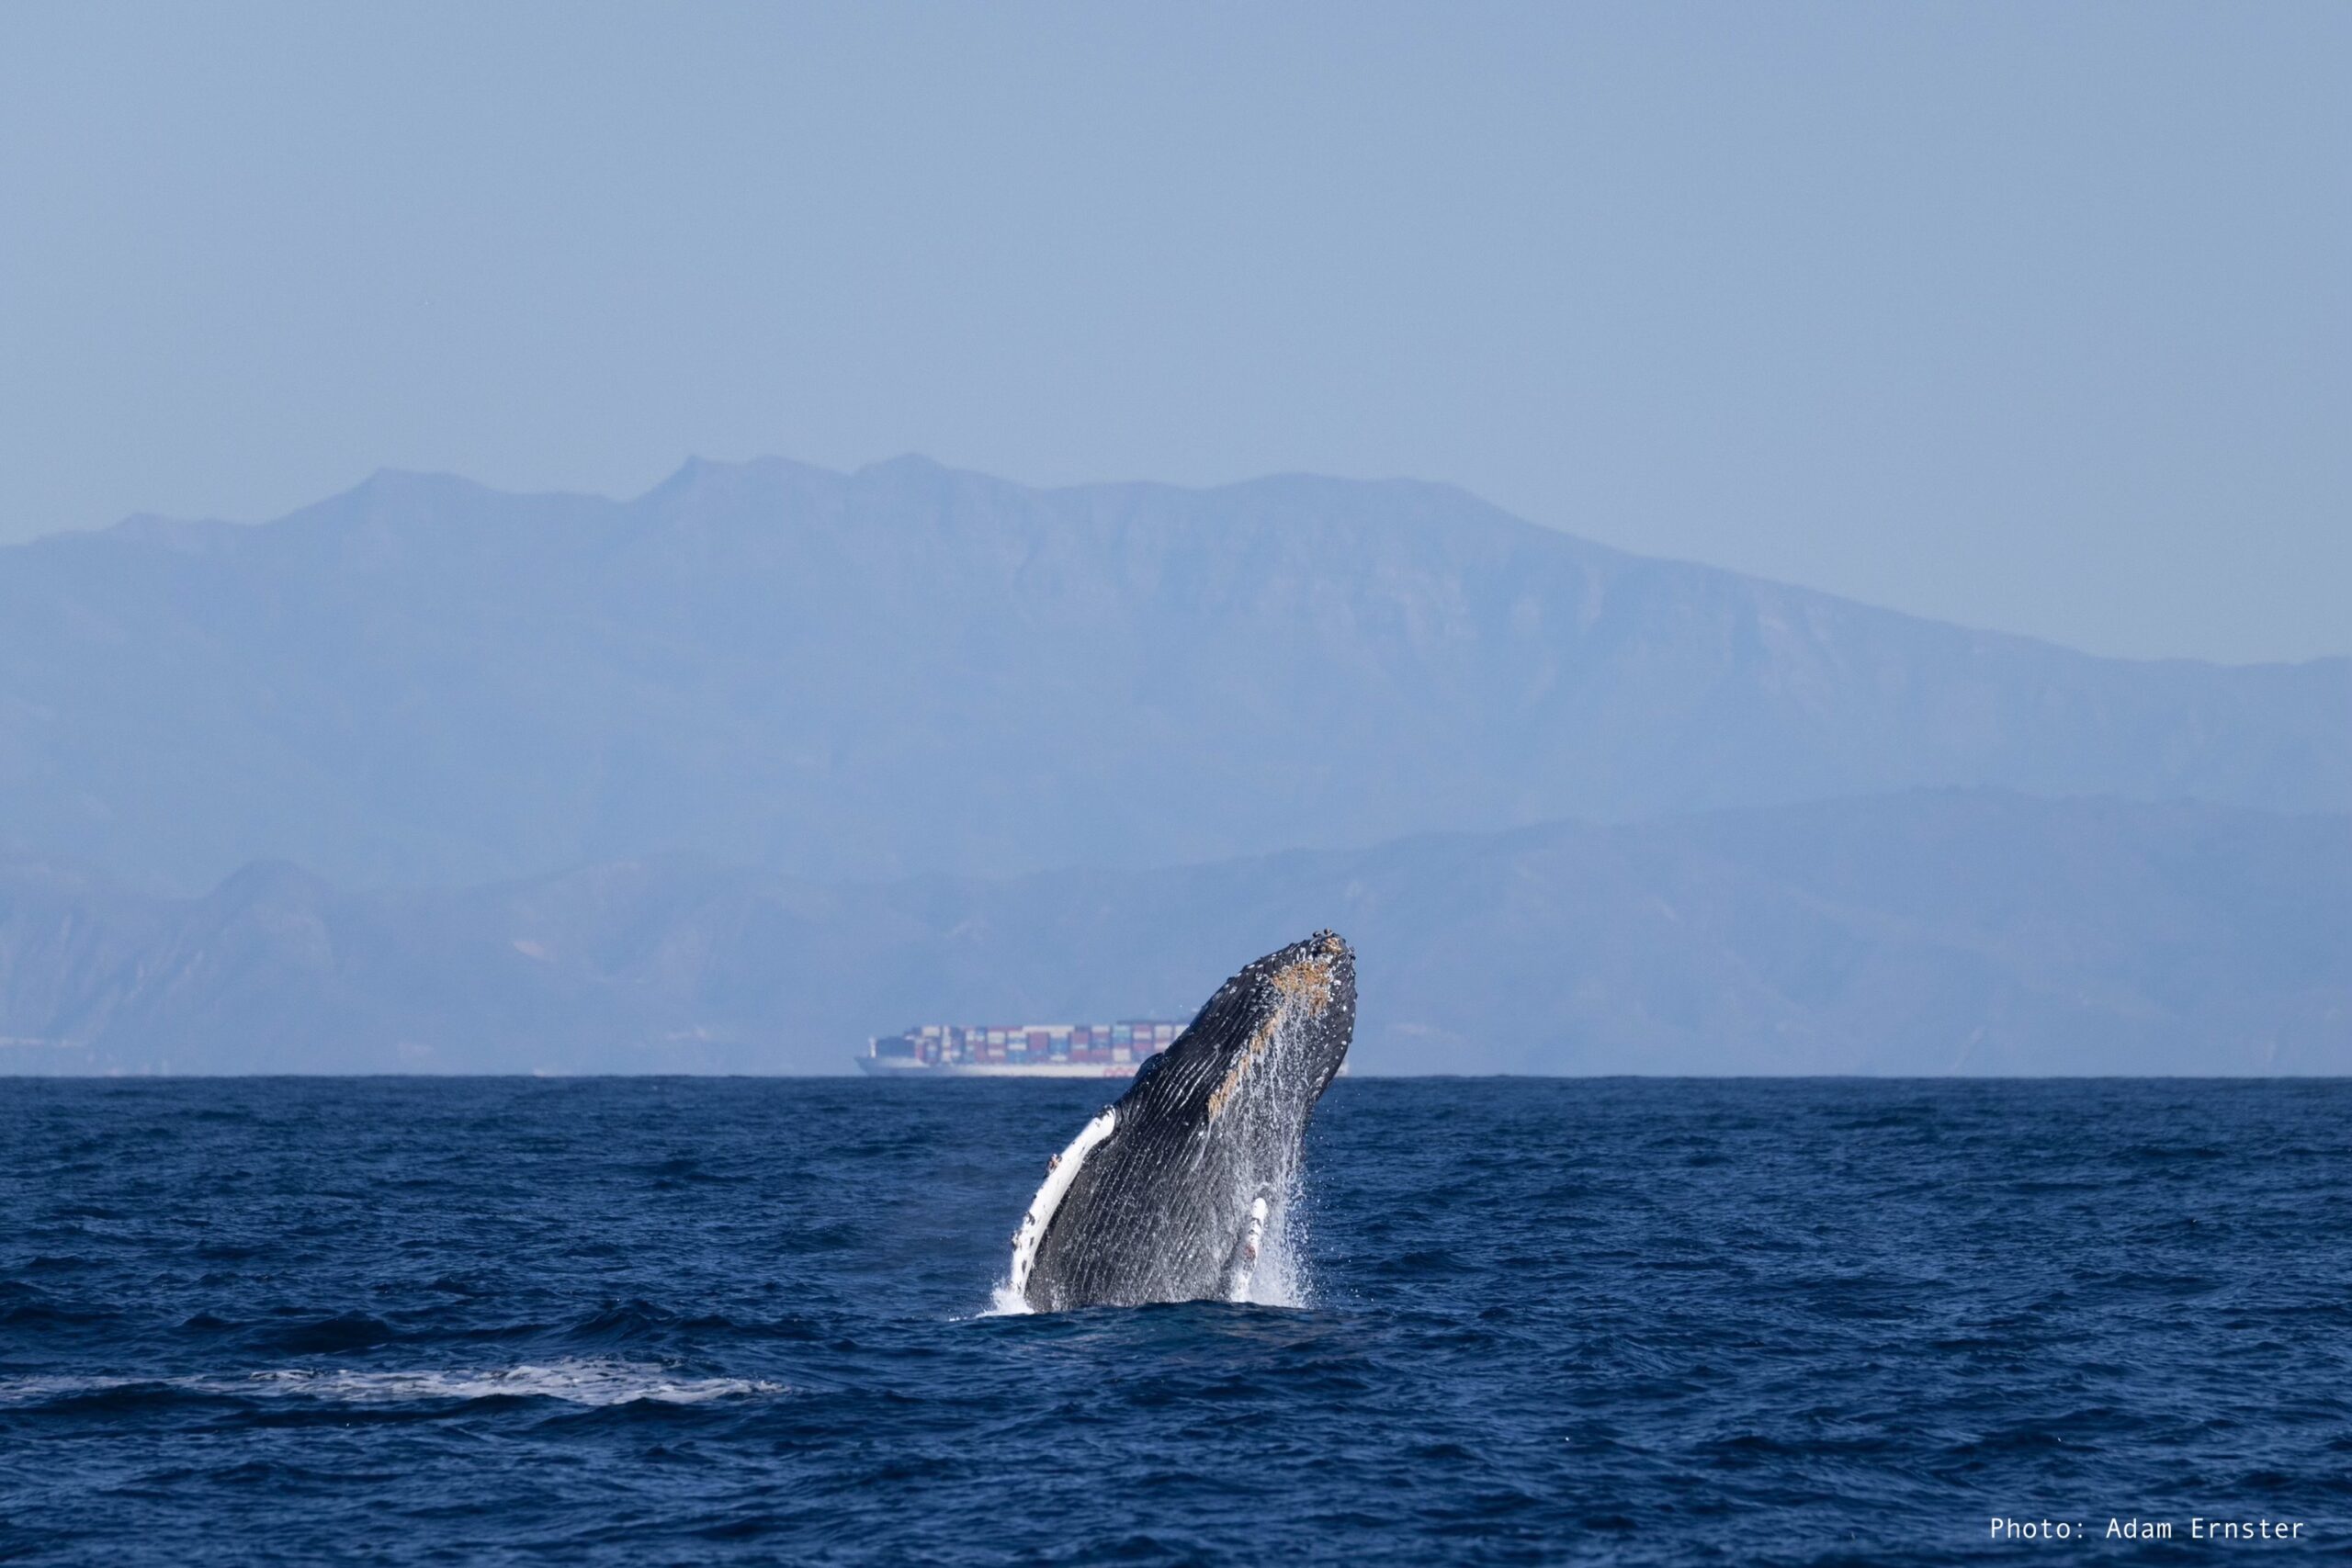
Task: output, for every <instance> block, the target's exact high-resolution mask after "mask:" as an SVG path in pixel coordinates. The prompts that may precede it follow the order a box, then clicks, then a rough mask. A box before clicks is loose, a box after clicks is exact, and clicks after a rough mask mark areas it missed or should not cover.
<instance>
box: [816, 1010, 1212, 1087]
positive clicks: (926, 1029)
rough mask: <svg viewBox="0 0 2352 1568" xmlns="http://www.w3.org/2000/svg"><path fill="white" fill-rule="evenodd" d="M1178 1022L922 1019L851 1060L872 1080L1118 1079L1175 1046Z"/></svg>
mask: <svg viewBox="0 0 2352 1568" xmlns="http://www.w3.org/2000/svg"><path fill="white" fill-rule="evenodd" d="M1183 1032H1184V1026H1183V1025H1182V1024H1181V1023H1171V1022H1170V1021H1168V1020H1166V1019H1159V1018H1131V1019H1126V1020H1123V1021H1120V1022H1118V1023H1024V1024H1017V1025H1004V1026H1001V1027H1000V1026H997V1025H993V1024H962V1023H926V1024H921V1025H918V1026H917V1027H915V1028H913V1029H910V1030H908V1031H907V1032H905V1033H903V1034H892V1035H888V1036H884V1037H878V1038H876V1039H872V1040H868V1041H867V1042H866V1043H865V1055H861V1056H859V1057H858V1058H857V1059H856V1060H857V1065H858V1066H860V1067H863V1068H864V1069H865V1071H867V1072H869V1073H872V1074H874V1075H875V1076H876V1077H982V1078H1126V1077H1134V1076H1135V1072H1136V1067H1138V1066H1142V1064H1143V1063H1144V1062H1146V1061H1148V1059H1150V1058H1151V1057H1153V1056H1156V1055H1159V1053H1160V1052H1162V1051H1165V1050H1167V1049H1168V1047H1169V1046H1170V1045H1172V1044H1174V1043H1176V1037H1177V1036H1178V1035H1179V1034H1182V1033H1183Z"/></svg>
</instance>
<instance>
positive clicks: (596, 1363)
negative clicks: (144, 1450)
mask: <svg viewBox="0 0 2352 1568" xmlns="http://www.w3.org/2000/svg"><path fill="white" fill-rule="evenodd" d="M157 1386H161V1387H164V1388H172V1389H178V1390H181V1391H183V1392H185V1393H209V1394H232V1395H239V1396H243V1397H245V1398H256V1397H259V1398H282V1399H308V1400H316V1401H320V1402H322V1403H328V1404H410V1403H413V1402H415V1401H417V1400H429V1399H485V1398H490V1397H492V1396H494V1395H502V1394H503V1395H507V1396H510V1397H515V1398H524V1399H560V1400H562V1401H564V1402H565V1403H567V1404H586V1405H607V1404H631V1403H633V1402H635V1401H637V1400H640V1399H644V1400H652V1401H654V1402H656V1403H658V1404H705V1403H707V1402H708V1401H710V1400H714V1399H731V1398H742V1397H747V1396H753V1395H763V1394H777V1393H785V1392H786V1389H785V1385H783V1384H782V1383H775V1382H765V1381H763V1380H760V1379H754V1378H695V1377H681V1376H679V1375H677V1373H676V1372H674V1371H672V1370H670V1369H668V1368H665V1367H661V1366H657V1365H653V1364H651V1363H648V1362H642V1361H616V1360H608V1359H562V1360H554V1361H548V1362H546V1363H544V1364H525V1365H522V1366H514V1367H493V1368H464V1369H452V1370H446V1371H440V1370H418V1371H340V1370H334V1369H326V1370H321V1369H316V1368H309V1367H281V1368H272V1369H268V1370H266V1371H251V1372H237V1373H216V1374H210V1375H205V1376H198V1377H176V1378H130V1377H105V1378H73V1377H18V1378H0V1404H30V1403H35V1402H38V1401H41V1400H48V1399H62V1398H70V1397H72V1396H74V1395H75V1394H85V1393H106V1392H107V1391H109V1390H112V1389H120V1388H152V1387H157Z"/></svg>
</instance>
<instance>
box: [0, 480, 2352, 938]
mask: <svg viewBox="0 0 2352 1568" xmlns="http://www.w3.org/2000/svg"><path fill="white" fill-rule="evenodd" d="M1939 784H1960V785H1992V786H1998V787H2002V788H2007V789H2013V790H2018V791H2024V792H2028V793H2032V794H2041V795H2067V794H2083V793H2112V794H2117V795H2124V796H2127V797H2135V798H2149V799H2154V798H2165V797H2171V796H2195V797H2199V798H2203V799H2208V800H2213V801H2219V802H2225V803H2232V804H2238V805H2248V806H2257V807H2273V808H2282V809H2290V810H2343V809H2346V808H2352V660H2342V659H2336V660H2323V661H2319V662H2315V663H2308V664H2301V665H2293V666H2264V667H2252V668H2222V667H2218V666H2213V665H2207V664H2198V663H2191V662H2186V661H2181V662H2166V663H2133V662H2128V661H2122V660H2103V659H2094V658H2089V657H2086V656H2084V655H2081V654H2076V653H2072V652H2068V651H2066V650H2064V649H2058V648H2053V647H2050V646H2048V645H2045V644H2041V643H2036V642H2032V641H2028V640H2024V639H2020V638H2017V637H1998V636H1993V635H1988V634H1985V633H1978V632H1971V631H1964V630H1961V629H1958V628H1956V627H1952V626H1941V625H1938V624H1934V623H1930V622H1926V621H1920V620H1916V619H1912V618H1910V617H1907V616H1904V615H1894V614H1890V613H1887V612H1884V611H1880V610H1872V609H1869V608H1866V607H1864V606H1861V605H1859V604H1851V603H1849V602H1846V601H1843V600H1839V599H1835V598H1831V597H1828V596H1826V595H1824V594H1819V593H1812V592H1804V591H1802V590H1798V589H1793V588H1785V587H1781V586H1777V585H1774V584H1771V583H1767V582H1761V581H1756V580H1754V579H1750V578H1746V577H1740V576H1737V575H1735V574H1733V573H1729V572H1724V571H1717V570H1710V569H1708V568H1704V567H1698V566H1688V565H1682V564H1678V563H1673V562H1667V561H1658V560H1646V559H1643V558H1637V557H1633V556H1628V555H1624V554H1621V553H1619V552H1617V551H1614V550H1610V549H1605V548H1601V547H1597V546H1594V545H1590V544H1587V543H1584V542H1582V541H1579V540H1577V539H1575V538H1572V537H1570V536H1566V535H1565V534H1561V533H1557V532H1555V531H1553V530H1551V529H1547V528H1543V527H1538V526H1535V525H1532V524H1528V523H1524V522H1521V521H1519V520H1517V519H1514V518H1511V517H1510V516H1507V515H1505V514H1503V513H1499V512H1497V511H1496V510H1495V509H1493V508H1492V507H1489V506H1487V505H1485V504H1483V503H1481V502H1477V501H1476V500H1474V499H1472V498H1471V497H1469V496H1467V495H1464V494H1463V493H1462V492H1460V491H1454V490H1451V489H1446V488H1443V487H1440V486H1433V485H1423V484H1411V483H1384V484H1369V483H1354V482H1346V481H1340V480H1334V479H1266V480H1261V481H1259V482H1255V483H1250V484H1242V485H1235V486H1231V487H1227V488H1225V489H1220V490H1209V491H1186V490H1177V489H1172V488H1168V487H1163V486H1154V485H1103V486H1090V487H1083V488H1079V489H1071V490H1057V491H1040V490H1032V489H1026V488H1023V487H1022V486H1019V485H1014V484H1008V483H1005V482H1002V481H1000V480H996V479H986V478H982V477H979V476H977V475H972V474H965V473H957V472H953V471H950V470H948V469H944V468H939V467H937V466H935V465H933V464H930V463H926V462H922V461H919V460H913V459H907V460H901V461H899V462H894V463H888V464H884V465H881V466H879V467H877V468H869V469H866V470H865V471H863V472H860V473H857V474H854V475H846V476H845V475H841V474H836V473H831V472H826V471H824V470H820V469H816V468H806V467H801V466H798V465H795V464H791V463H786V462H777V461H769V462H759V463H751V464H745V465H741V466H732V467H729V466H718V465H712V464H699V463H698V464H694V465H690V466H688V467H687V468H684V469H683V470H682V471H681V472H679V473H678V474H677V475H676V476H674V477H673V479H670V480H669V481H668V482H667V483H665V484H663V485H662V486H661V487H660V488H658V489H656V490H654V491H651V492H650V493H649V494H647V495H645V496H642V497H640V498H639V499H637V500H635V501H632V502H610V501H603V500H596V499H591V498H583V497H575V496H515V495H504V494H500V493H497V492H494V491H487V490H483V489H481V488H480V487H478V486H475V485H471V484H468V483H465V482H463V481H460V480H457V479H427V478H418V477H413V476H407V475H399V474H384V475H379V477H378V478H376V479H372V480H370V481H369V482H368V483H367V484H365V485H363V486H361V487H360V488H358V489H357V490H356V491H351V492H350V493H348V494H345V495H342V496H339V497H336V498H335V499H334V500H332V501H329V502H323V503H322V504H320V505H317V506H314V507H311V508H309V509H307V510H305V511H302V512H299V513H295V514H293V515H292V516H289V517H287V518H285V519H283V520H281V521H279V522H277V523H272V524H268V525H261V526H236V525H223V524H185V523H165V522H158V521H153V520H140V521H134V522H132V523H129V524H125V525H121V526H119V527H117V528H114V529H111V530H108V531H106V532H103V533H98V534H92V535H80V536H57V537H52V538H49V539H44V540H40V541H39V542H36V543H33V544H30V545H26V546H21V547H14V548H10V549H6V550H0V848H14V849H17V850H21V851H26V852H34V853H39V854H44V855H61V856H67V857H71V858H73V859H75V860H78V861H84V862H87V863H92V864H95V865H98V866H102V867H105V868H107V870H109V871H111V872H113V873H115V874H119V875H121V876H125V877H128V878H130V879H132V880H134V881H139V882H141V883H143V884H146V885H151V886H160V887H165V888H171V889H175V890H178V891H183V892H193V891H198V890H201V889H203V888H205V887H208V886H210V885H211V884H212V883H214V882H215V881H217V880H218V879H220V878H221V877H223V876H226V875H228V874H231V873H232V872H233V871H235V870H236V869H237V868H238V867H239V866H242V865H243V864H245V863H248V862H252V861H255V860H265V859H284V860H289V861H293V862H295V863H299V864H301V865H304V866H308V867H311V868H312V869H313V870H316V871H318V872H319V873H321V874H323V875H326V876H329V877H331V878H334V879H337V880H341V881H348V882H353V883H356V884H361V885H375V886H382V885H395V886H435V885H454V884H469V883H476V882H481V881H487V880H491V879H495V878H503V877H514V876H527V875H533V874H539V873H542V872H548V871H555V870H561V869H564V868H566V867H570V866H576V865H581V864H584V863H594V862H598V861H606V860H615V859H624V858H631V857H638V856H643V855H648V854H656V853H663V852H677V851H687V852H698V853H702V854H706V855H709V856H713V857H716V858H718V859H722V860H726V861H729V862H736V863H753V864H759V865H762V866H766V867H770V868H773V869H776V870H780V871H784V872H788V873H792V874H799V875H807V876H817V877H823V878H842V877H855V878H868V877H875V876H884V875H898V874H918V873H925V872H944V873H953V874H981V875H1001V874H1020V873H1024V872H1029V871H1035V870H1044V869H1050V868H1055V867H1064V866H1087V865H1093V866H1123V867H1146V866H1154V865H1170V864H1182V863H1190V862H1197V861H1202V860H1207V859H1214V858H1222V857H1230V856H1238V855H1253V854H1261V853H1267V852H1274V851H1278V850H1284V849H1293V848H1346V847H1362V846H1365V845H1370V844H1374V843H1377V842H1381V841H1384V840H1389V839H1393V838H1397V837H1400V836H1403V835H1407V834H1413V833H1424V832H1431V831H1483V830H1489V829H1499V828H1510V827H1519V826H1524V825H1528V824H1531V823H1535V822H1540V821H1546V820H1553V819H1557V818H1597V819H1602V820H1626V819H1638V818H1653V817H1658V816H1663V815H1668V814H1673V813H1681V812H1690V811H1697V810H1705V809H1712V808H1717V807H1742V806H1758V805H1770V804H1776V803H1782V802H1789V801H1797V800H1804V799H1812V798H1819V797H1825V796H1830V795H1854V794H1861V793H1869V792H1874V791H1881V790H1887V789H1894V788H1902V787H1907V786H1915V785H1939Z"/></svg>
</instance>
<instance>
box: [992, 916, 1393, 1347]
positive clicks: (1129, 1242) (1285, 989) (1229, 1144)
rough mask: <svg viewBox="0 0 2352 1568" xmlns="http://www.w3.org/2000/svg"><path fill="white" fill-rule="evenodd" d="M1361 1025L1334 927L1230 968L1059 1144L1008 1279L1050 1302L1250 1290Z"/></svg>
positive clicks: (1031, 1297) (1035, 1299)
mask: <svg viewBox="0 0 2352 1568" xmlns="http://www.w3.org/2000/svg"><path fill="white" fill-rule="evenodd" d="M1354 1027H1355V959H1354V954H1353V953H1350V952H1349V951H1348V946H1347V944H1346V943H1345V942H1341V941H1340V939H1339V938H1338V937H1337V936H1335V935H1332V934H1331V933H1329V932H1318V933H1317V935H1316V936H1314V937H1311V938H1309V939H1308V940H1307V941H1306V942H1296V943H1294V944H1292V945H1291V946H1289V947H1286V948H1284V949H1283V950H1282V951H1281V952H1279V953H1270V954H1269V955H1267V956H1266V957H1264V958H1261V959H1260V960H1258V961H1257V962H1256V963H1255V964H1250V965H1249V966H1248V967H1247V968H1245V969H1243V970H1242V971H1241V973H1240V974H1238V975H1237V976H1234V977H1233V978H1232V979H1230V980H1228V981H1227V982H1226V984H1225V985H1224V986H1223V987H1219V989H1218V991H1217V993H1216V996H1214V997H1212V998H1210V999H1209V1002H1208V1005H1207V1006H1205V1007H1204V1008H1203V1009H1202V1010H1201V1011H1200V1015H1199V1016H1198V1017H1197V1018H1195V1019H1194V1020H1193V1023H1192V1026H1191V1027H1190V1028H1188V1029H1187V1030H1186V1031H1185V1032H1184V1033H1183V1034H1182V1036H1180V1037H1179V1038H1178V1039H1177V1041H1176V1043H1175V1044H1173V1045H1171V1046H1170V1047H1169V1049H1168V1050H1167V1052H1166V1053H1164V1054H1163V1055H1160V1056H1159V1057H1157V1058H1155V1059H1154V1060H1153V1061H1152V1062H1150V1063H1149V1064H1148V1065H1147V1066H1146V1068H1145V1070H1144V1071H1143V1072H1142V1073H1141V1074H1139V1075H1137V1077H1136V1082H1135V1085H1134V1087H1133V1088H1131V1089H1128V1091H1127V1093H1126V1094H1125V1096H1124V1097H1123V1098H1122V1099H1121V1100H1119V1102H1118V1104H1117V1105H1115V1106H1114V1107H1112V1108H1111V1110H1109V1111H1105V1112H1104V1113H1103V1116H1101V1117H1098V1118H1096V1119H1095V1121H1094V1122H1090V1123H1089V1124H1088V1127H1087V1129H1086V1131H1085V1132H1084V1133H1081V1134H1080V1137H1079V1139H1078V1141H1077V1142H1075V1143H1073V1144H1072V1145H1070V1147H1069V1149H1068V1150H1066V1151H1065V1152H1064V1153H1063V1154H1062V1156H1059V1157H1058V1159H1057V1162H1056V1164H1055V1167H1054V1168H1053V1169H1052V1170H1051V1171H1050V1172H1049V1174H1048V1176H1047V1178H1046V1184H1045V1186H1044V1187H1043V1188H1041V1189H1040V1190H1039V1191H1038V1194H1037V1199H1036V1201H1035V1202H1033V1203H1032V1204H1031V1205H1030V1212H1029V1214H1028V1216H1027V1217H1026V1218H1024V1219H1023V1222H1022V1228H1021V1231H1020V1232H1019V1233H1018V1234H1017V1235H1016V1236H1015V1240H1014V1256H1013V1269H1012V1281H1011V1283H1012V1290H1013V1292H1014V1293H1015V1294H1017V1295H1018V1296H1019V1297H1020V1298H1021V1299H1022V1300H1023V1301H1024V1302H1026V1303H1028V1305H1029V1306H1030V1307H1031V1308H1032V1309H1034V1310H1036V1311H1043V1312H1054V1311H1062V1310H1067V1309H1069V1308H1073V1307H1081V1306H1136V1305H1142V1304H1144V1303H1151V1302H1177V1301H1203V1300H1227V1299H1232V1300H1240V1299H1245V1298H1246V1295H1247V1293H1248V1292H1249V1290H1250V1284H1251V1280H1252V1279H1253V1278H1254V1277H1255V1276H1256V1273H1257V1266H1258V1259H1259V1253H1260V1251H1261V1248H1262V1247H1265V1246H1266V1245H1267V1244H1268V1242H1269V1240H1270V1238H1272V1236H1274V1235H1277V1234H1278V1233H1279V1230H1280V1226H1281V1222H1282V1215H1283V1210H1284V1208H1285V1207H1286V1205H1287V1204H1288V1202H1289V1200H1290V1199H1291V1197H1292V1195H1293V1193H1294V1191H1295V1188H1296V1185H1297V1181H1298V1174H1299V1168H1300V1163H1301V1153H1302V1147H1303V1143H1304V1139H1305V1136H1306V1123H1307V1119H1308V1117H1309V1115H1310V1114H1311V1113H1312V1112H1313V1111H1314V1108H1315V1102H1316V1100H1318V1099H1319V1098H1320V1097H1321V1095H1322V1093H1323V1090H1324V1089H1326V1088H1327V1087H1328V1086H1329V1083H1330V1081H1331V1079H1332V1078H1333V1077H1335V1076H1336V1075H1337V1074H1338V1072H1339V1069H1340V1062H1341V1060H1342V1059H1344V1057H1345V1056H1346V1055H1347V1048H1348V1043H1349V1041H1350V1039H1351V1037H1352V1035H1353V1032H1354Z"/></svg>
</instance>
